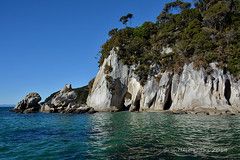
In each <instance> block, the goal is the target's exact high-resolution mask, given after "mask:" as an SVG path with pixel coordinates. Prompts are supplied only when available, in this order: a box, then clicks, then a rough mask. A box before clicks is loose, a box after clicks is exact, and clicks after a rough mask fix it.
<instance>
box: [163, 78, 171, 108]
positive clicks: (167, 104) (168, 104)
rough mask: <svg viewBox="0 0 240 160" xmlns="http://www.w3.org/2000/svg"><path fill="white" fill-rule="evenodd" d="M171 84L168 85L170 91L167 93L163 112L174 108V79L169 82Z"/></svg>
mask: <svg viewBox="0 0 240 160" xmlns="http://www.w3.org/2000/svg"><path fill="white" fill-rule="evenodd" d="M169 82H170V84H169V85H168V86H169V87H168V89H167V91H166V97H167V98H166V100H165V103H164V106H163V110H169V109H170V107H171V106H172V96H171V94H172V77H171V78H170V80H169Z"/></svg>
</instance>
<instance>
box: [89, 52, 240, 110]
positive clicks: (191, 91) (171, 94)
mask: <svg viewBox="0 0 240 160" xmlns="http://www.w3.org/2000/svg"><path fill="white" fill-rule="evenodd" d="M109 66H110V68H111V69H110V70H109V71H106V69H107V67H108V68H109ZM210 67H211V70H212V72H211V73H210V74H207V72H206V71H205V70H204V69H202V68H201V69H199V70H196V69H194V67H193V64H185V66H184V68H183V71H182V72H181V73H180V74H174V73H172V72H167V71H165V72H161V70H159V71H158V73H157V74H156V75H155V76H149V78H148V81H147V82H146V83H145V85H144V86H142V85H141V84H140V82H139V80H138V77H137V76H136V75H135V74H134V68H135V66H127V65H124V64H123V63H122V62H121V61H120V60H119V59H118V57H117V54H116V53H115V51H111V53H110V55H109V57H108V58H106V59H105V60H104V63H103V65H102V66H101V67H100V69H99V72H98V74H97V76H96V78H95V80H94V83H93V87H92V90H91V92H90V93H89V96H88V99H87V105H88V106H90V107H93V108H94V109H95V110H96V111H121V110H129V111H164V110H170V111H173V112H192V113H202V112H203V113H207V114H225V113H230V114H235V113H238V112H240V80H234V78H233V77H232V76H231V75H230V74H229V73H228V72H226V71H224V70H222V69H219V68H217V67H216V64H214V63H213V64H210ZM156 77H158V78H156Z"/></svg>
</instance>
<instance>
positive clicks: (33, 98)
mask: <svg viewBox="0 0 240 160" xmlns="http://www.w3.org/2000/svg"><path fill="white" fill-rule="evenodd" d="M40 101H41V96H40V95H39V94H38V93H29V94H28V95H27V96H26V97H25V98H24V99H23V100H21V101H20V102H19V103H18V104H17V105H16V107H15V108H14V109H13V111H15V112H17V113H34V112H38V111H39V110H40V108H41V105H40V104H39V102H40Z"/></svg>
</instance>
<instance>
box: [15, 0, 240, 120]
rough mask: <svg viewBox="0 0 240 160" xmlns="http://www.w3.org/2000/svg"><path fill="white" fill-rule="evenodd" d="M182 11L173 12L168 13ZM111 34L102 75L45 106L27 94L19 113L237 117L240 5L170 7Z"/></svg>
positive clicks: (224, 0) (232, 1)
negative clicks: (145, 20) (148, 113)
mask: <svg viewBox="0 0 240 160" xmlns="http://www.w3.org/2000/svg"><path fill="white" fill-rule="evenodd" d="M175 9H177V10H179V12H177V13H175V12H174V13H173V12H172V11H173V10H175ZM133 17H134V16H133V14H131V13H129V14H127V15H126V16H122V17H121V18H120V21H121V22H122V23H123V24H124V25H125V27H124V28H121V29H118V28H115V29H112V30H111V31H110V32H109V39H108V40H107V42H106V43H105V44H103V46H102V49H101V58H100V60H99V72H98V73H97V75H96V77H95V78H94V79H93V80H92V81H90V82H89V85H88V86H86V87H83V88H80V89H72V87H71V85H66V86H65V87H64V88H63V89H62V90H61V91H58V92H56V93H54V94H52V95H51V96H50V97H49V98H47V99H46V100H45V101H44V102H42V103H39V102H40V100H41V97H40V96H39V94H37V93H30V94H29V95H27V96H26V97H25V98H24V100H22V101H21V102H19V104H18V105H17V106H16V107H15V109H14V111H16V112H20V113H32V112H39V111H40V112H48V113H94V112H118V111H130V112H163V111H168V112H169V111H170V112H172V113H190V114H208V115H224V114H230V115H235V114H239V113H240V27H239V26H240V2H239V1H238V0H219V1H216V0H209V1H195V4H194V7H192V4H191V3H188V2H184V1H181V0H176V1H173V2H170V3H167V4H166V5H165V7H164V8H163V11H162V12H161V13H160V15H159V16H158V17H157V20H156V22H145V23H143V24H142V25H141V26H138V27H129V26H127V24H128V21H129V20H130V19H132V18H133Z"/></svg>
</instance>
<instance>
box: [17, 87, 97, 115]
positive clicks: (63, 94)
mask: <svg viewBox="0 0 240 160" xmlns="http://www.w3.org/2000/svg"><path fill="white" fill-rule="evenodd" d="M86 92H88V91H86V87H82V88H77V89H73V88H72V86H71V85H66V86H65V87H64V88H63V89H62V90H60V91H58V92H56V93H53V94H52V95H50V96H49V97H48V98H47V99H46V100H45V102H42V103H39V102H40V101H41V97H40V95H39V94H38V93H30V94H28V95H27V96H26V97H25V98H24V99H23V100H22V101H20V102H19V103H18V104H17V105H16V107H15V108H14V109H13V111H14V112H17V113H36V112H44V113H77V114H81V113H90V114H92V113H95V112H96V111H95V110H94V109H93V108H92V107H88V106H86V105H85V104H84V103H85V102H86V98H87V95H85V94H86Z"/></svg>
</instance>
